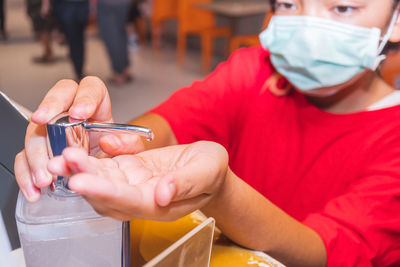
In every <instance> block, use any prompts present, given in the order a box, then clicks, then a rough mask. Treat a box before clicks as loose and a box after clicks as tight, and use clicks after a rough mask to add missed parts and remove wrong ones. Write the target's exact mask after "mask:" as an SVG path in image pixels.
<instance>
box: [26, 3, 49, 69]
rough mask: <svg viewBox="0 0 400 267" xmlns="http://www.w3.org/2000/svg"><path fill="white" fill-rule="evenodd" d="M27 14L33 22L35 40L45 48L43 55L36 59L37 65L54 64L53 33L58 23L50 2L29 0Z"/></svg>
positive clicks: (34, 59) (34, 60)
mask: <svg viewBox="0 0 400 267" xmlns="http://www.w3.org/2000/svg"><path fill="white" fill-rule="evenodd" d="M26 3H27V12H28V15H29V17H30V18H31V21H32V26H33V31H34V33H35V38H37V39H38V40H39V41H40V43H41V45H42V48H43V54H42V55H41V56H39V57H34V58H33V62H35V63H45V64H46V63H53V62H54V61H55V56H54V52H53V44H52V32H53V30H54V29H55V27H56V21H55V17H54V14H53V12H52V9H51V5H50V0H27V2H26Z"/></svg>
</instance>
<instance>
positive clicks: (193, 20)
mask: <svg viewBox="0 0 400 267" xmlns="http://www.w3.org/2000/svg"><path fill="white" fill-rule="evenodd" d="M211 1H212V0H179V9H178V45H177V50H178V51H177V54H178V63H179V64H180V65H182V64H183V63H184V59H185V55H186V37H187V35H189V34H194V35H199V36H200V38H201V51H202V69H203V71H204V72H205V73H207V72H209V71H210V69H211V57H212V54H213V41H214V39H215V38H216V37H221V36H222V37H229V36H230V35H231V30H230V29H229V28H223V27H217V26H216V22H215V15H214V14H213V13H212V12H210V11H206V10H202V9H200V8H197V7H196V6H195V5H196V3H208V2H211Z"/></svg>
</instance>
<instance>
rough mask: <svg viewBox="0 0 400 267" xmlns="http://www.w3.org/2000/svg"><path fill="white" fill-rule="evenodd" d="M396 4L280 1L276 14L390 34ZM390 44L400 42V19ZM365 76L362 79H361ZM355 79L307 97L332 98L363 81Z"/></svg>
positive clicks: (380, 1)
mask: <svg viewBox="0 0 400 267" xmlns="http://www.w3.org/2000/svg"><path fill="white" fill-rule="evenodd" d="M393 10H394V9H393V1H392V0H276V4H275V14H276V15H284V16H291V15H293V16H313V17H320V18H325V19H331V20H335V21H338V22H342V23H349V24H354V25H358V26H362V27H367V28H372V27H376V28H379V29H381V32H382V35H384V34H385V33H386V31H387V28H388V26H389V24H390V21H391V18H392V16H393ZM389 41H391V42H399V41H400V18H398V20H397V23H396V25H395V27H394V29H393V32H392V34H391V36H390V39H389ZM359 76H362V75H359ZM359 76H357V77H354V78H353V79H352V80H351V81H349V82H346V84H343V85H339V86H334V87H330V88H319V89H315V90H311V91H310V92H309V93H308V92H307V94H309V95H315V96H325V95H332V94H334V93H336V92H337V91H338V90H340V89H341V88H343V87H347V86H349V85H350V84H352V83H354V82H355V81H356V80H358V79H359Z"/></svg>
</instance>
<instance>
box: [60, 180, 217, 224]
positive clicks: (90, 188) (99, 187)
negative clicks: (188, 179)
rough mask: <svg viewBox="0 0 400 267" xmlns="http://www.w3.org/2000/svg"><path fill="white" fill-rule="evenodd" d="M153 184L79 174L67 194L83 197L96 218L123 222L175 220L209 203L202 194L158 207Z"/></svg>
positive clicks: (71, 182) (70, 183) (152, 181)
mask: <svg viewBox="0 0 400 267" xmlns="http://www.w3.org/2000/svg"><path fill="white" fill-rule="evenodd" d="M157 182H158V179H157V178H154V179H152V180H150V181H149V182H148V183H143V184H140V185H135V186H131V185H128V184H126V183H122V182H120V181H119V180H108V179H105V178H102V177H100V176H97V175H93V174H87V173H80V174H76V175H74V176H72V177H70V180H69V184H68V185H69V187H70V189H71V190H73V191H75V192H77V193H79V194H82V195H84V196H85V198H86V199H87V200H88V201H89V202H90V204H91V205H92V206H94V208H95V209H96V211H97V212H98V213H99V214H101V215H104V216H110V217H114V218H117V219H124V220H128V219H129V220H130V219H134V218H142V219H153V220H154V219H155V220H162V221H171V220H176V219H178V218H180V217H182V216H184V215H186V214H188V213H190V212H192V211H195V210H197V209H199V208H201V207H203V206H204V205H205V204H206V203H207V202H208V201H209V199H210V196H209V195H205V194H203V195H199V196H196V197H194V198H192V199H187V200H182V201H177V202H173V203H171V204H170V205H168V206H167V207H160V206H159V205H157V203H156V202H155V201H154V188H155V184H156V183H157Z"/></svg>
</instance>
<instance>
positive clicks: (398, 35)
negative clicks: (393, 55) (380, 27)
mask: <svg viewBox="0 0 400 267" xmlns="http://www.w3.org/2000/svg"><path fill="white" fill-rule="evenodd" d="M389 41H390V42H392V43H398V42H400V14H397V19H396V23H395V24H394V27H393V31H392V34H391V35H390V38H389Z"/></svg>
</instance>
